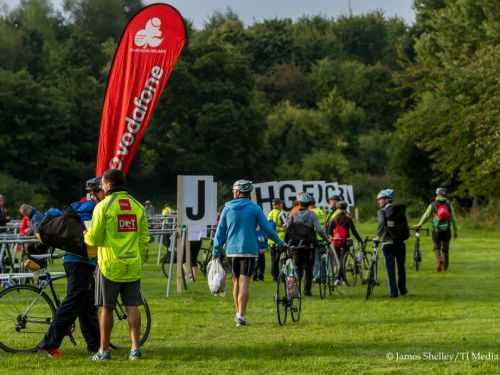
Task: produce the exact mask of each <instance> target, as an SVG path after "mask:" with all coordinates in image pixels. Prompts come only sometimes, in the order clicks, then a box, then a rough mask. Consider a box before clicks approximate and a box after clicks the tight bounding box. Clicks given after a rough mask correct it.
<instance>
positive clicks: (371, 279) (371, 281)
mask: <svg viewBox="0 0 500 375" xmlns="http://www.w3.org/2000/svg"><path fill="white" fill-rule="evenodd" d="M376 272H377V263H376V262H372V263H371V264H370V272H369V275H368V283H367V286H366V299H368V298H370V296H371V295H372V294H373V289H374V288H375V285H376V284H377V275H376Z"/></svg>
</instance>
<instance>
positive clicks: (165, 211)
mask: <svg viewBox="0 0 500 375" xmlns="http://www.w3.org/2000/svg"><path fill="white" fill-rule="evenodd" d="M172 211H173V210H172V209H171V208H170V206H169V205H168V203H165V206H164V207H163V209H162V210H161V214H162V215H163V216H169V215H171V214H172Z"/></svg>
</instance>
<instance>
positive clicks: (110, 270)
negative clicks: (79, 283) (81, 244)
mask: <svg viewBox="0 0 500 375" xmlns="http://www.w3.org/2000/svg"><path fill="white" fill-rule="evenodd" d="M85 243H86V244H87V245H91V246H97V247H98V249H97V263H98V265H99V270H100V272H101V273H102V274H103V275H104V277H106V278H107V279H109V280H111V281H117V282H129V281H136V280H139V279H140V278H141V273H142V256H143V254H144V253H145V251H146V248H147V246H148V245H149V230H148V221H147V216H146V213H145V210H144V207H143V206H142V205H141V204H140V203H139V202H138V201H136V200H135V199H134V198H133V197H132V196H130V195H129V194H128V193H127V192H125V191H118V192H115V193H112V194H111V195H108V196H107V197H106V198H105V199H104V200H102V201H101V202H99V203H98V204H97V206H96V207H95V209H94V213H93V215H92V221H91V223H90V228H89V230H88V232H87V233H86V234H85Z"/></svg>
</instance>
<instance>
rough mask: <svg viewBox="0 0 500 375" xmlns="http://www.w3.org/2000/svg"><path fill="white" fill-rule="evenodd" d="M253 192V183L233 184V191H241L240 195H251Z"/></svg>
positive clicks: (240, 182) (239, 182) (238, 182)
mask: <svg viewBox="0 0 500 375" xmlns="http://www.w3.org/2000/svg"><path fill="white" fill-rule="evenodd" d="M252 190H253V183H252V181H248V180H238V181H236V182H235V183H234V184H233V191H239V192H240V193H250V192H251V191H252Z"/></svg>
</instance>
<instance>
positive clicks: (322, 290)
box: [318, 255, 328, 299]
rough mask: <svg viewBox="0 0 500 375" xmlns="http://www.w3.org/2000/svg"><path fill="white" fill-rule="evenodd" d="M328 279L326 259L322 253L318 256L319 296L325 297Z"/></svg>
mask: <svg viewBox="0 0 500 375" xmlns="http://www.w3.org/2000/svg"><path fill="white" fill-rule="evenodd" d="M327 283H328V279H327V269H326V259H325V257H324V256H323V255H322V256H321V258H320V265H319V283H318V285H319V298H321V299H325V298H326V289H327V287H328V284H327Z"/></svg>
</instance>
